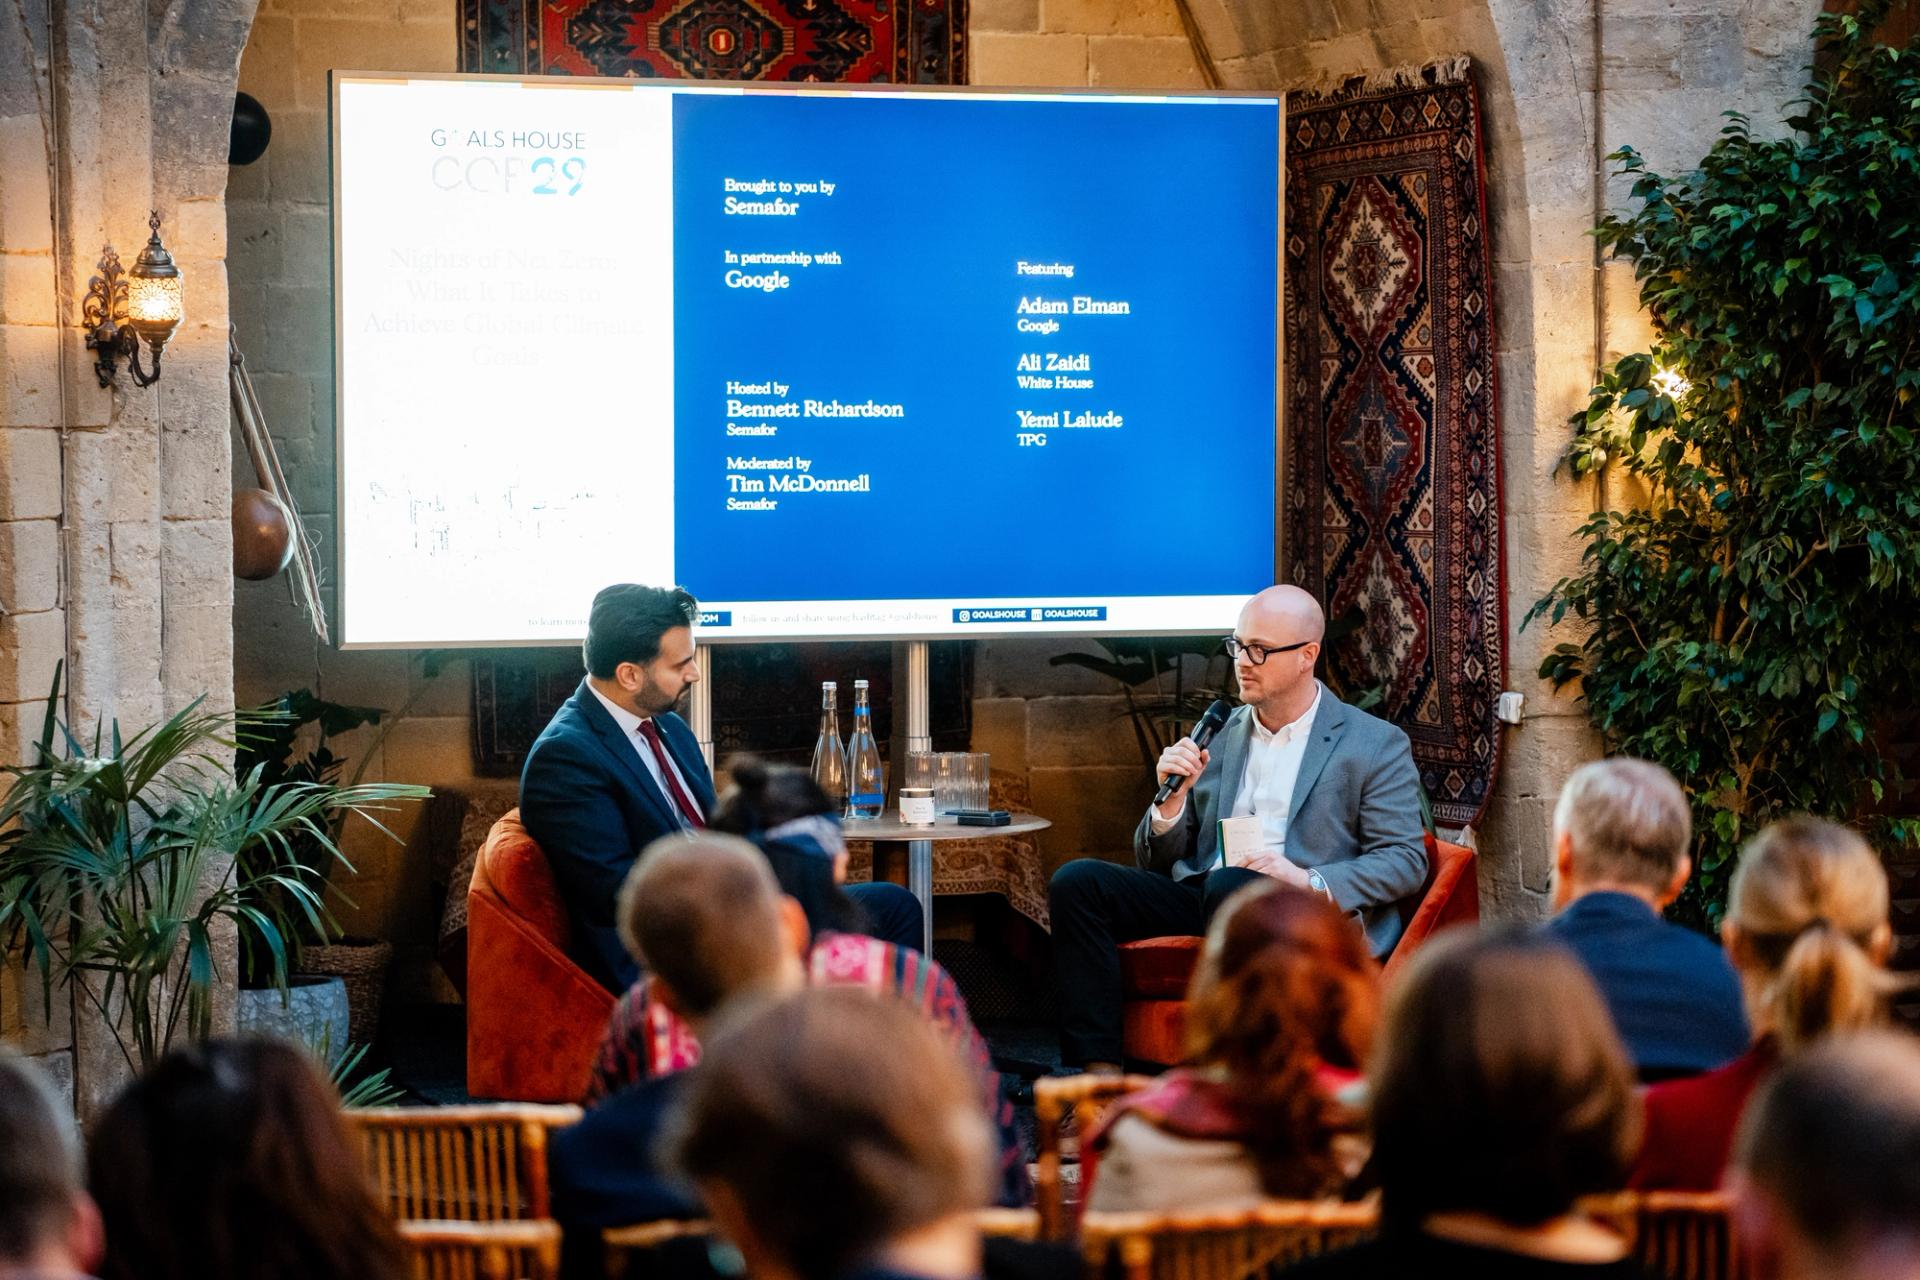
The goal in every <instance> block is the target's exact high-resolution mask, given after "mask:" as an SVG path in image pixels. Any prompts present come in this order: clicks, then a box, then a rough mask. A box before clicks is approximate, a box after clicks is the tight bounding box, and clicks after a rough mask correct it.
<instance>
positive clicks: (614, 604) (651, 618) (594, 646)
mask: <svg viewBox="0 0 1920 1280" xmlns="http://www.w3.org/2000/svg"><path fill="white" fill-rule="evenodd" d="M699 616H700V602H699V601H697V600H695V599H694V598H693V597H692V596H691V595H689V594H688V593H687V591H686V590H685V589H684V588H682V587H644V586H641V585H640V584H639V583H637V582H619V583H615V584H614V585H613V586H611V587H606V588H604V589H602V590H601V592H600V594H599V595H596V596H595V597H594V598H593V609H592V610H591V611H590V612H589V613H588V614H587V643H586V644H585V645H584V646H583V648H582V652H583V654H584V656H585V658H586V663H587V671H588V672H589V673H591V674H593V675H596V676H598V677H600V678H601V679H602V680H610V679H612V678H613V673H614V669H615V668H617V667H618V666H619V665H620V664H621V663H623V662H638V663H647V662H652V661H653V660H654V659H655V658H657V657H659V656H660V637H661V636H664V635H666V634H667V632H669V631H671V630H673V629H674V628H675V627H691V626H692V625H693V624H694V621H695V620H696V619H697V618H699Z"/></svg>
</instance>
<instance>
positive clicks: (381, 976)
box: [300, 941, 393, 1047]
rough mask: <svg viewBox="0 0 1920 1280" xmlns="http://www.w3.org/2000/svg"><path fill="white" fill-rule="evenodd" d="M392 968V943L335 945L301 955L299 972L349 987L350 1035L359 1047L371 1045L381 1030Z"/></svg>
mask: <svg viewBox="0 0 1920 1280" xmlns="http://www.w3.org/2000/svg"><path fill="white" fill-rule="evenodd" d="M392 964H393V944H392V943H391V942H362V941H346V942H336V943H332V944H330V945H328V946H324V947H315V946H308V947H304V948H302V949H301V952H300V972H302V973H318V974H325V975H327V976H328V977H334V978H339V979H340V980H341V981H343V982H345V983H346V984H347V1010H348V1024H347V1035H348V1037H349V1038H350V1039H351V1040H352V1042H353V1043H354V1044H357V1045H369V1044H372V1043H373V1038H374V1036H375V1035H376V1034H378V1032H379V1030H380V1001H381V998H382V997H383V996H384V995H385V994H386V990H387V970H388V968H389V967H391V966H392ZM341 1047H344V1046H341Z"/></svg>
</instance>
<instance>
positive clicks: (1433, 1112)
mask: <svg viewBox="0 0 1920 1280" xmlns="http://www.w3.org/2000/svg"><path fill="white" fill-rule="evenodd" d="M1380 1041H1381V1048H1380V1050H1379V1052H1378V1053H1377V1054H1376V1056H1375V1060H1374V1070H1373V1131H1374V1146H1373V1156H1374V1167H1375V1169H1376V1171H1377V1172H1378V1174H1379V1177H1380V1185H1381V1189H1382V1200H1381V1212H1382V1215H1383V1219H1384V1220H1385V1221H1386V1223H1387V1225H1388V1226H1389V1227H1392V1228H1394V1229H1416V1228H1418V1227H1419V1225H1420V1224H1421V1223H1422V1222H1423V1221H1425V1219H1426V1218H1427V1217H1428V1216H1429V1215H1431V1214H1436V1213H1477V1214H1484V1215H1487V1216H1490V1217H1492V1218H1495V1219H1498V1220H1500V1221H1502V1222H1507V1223H1511V1224H1514V1225H1519V1226H1532V1225H1537V1224H1539V1223H1543V1222H1546V1221H1548V1220H1549V1219H1553V1218H1557V1217H1559V1216H1561V1215H1563V1214H1565V1213H1567V1212H1569V1211H1570V1210H1571V1209H1572V1208H1573V1205H1574V1202H1575V1201H1576V1200H1578V1199H1579V1198H1580V1197H1582V1196H1585V1195H1590V1194H1593V1193H1596V1192H1601V1191H1609V1190H1615V1189H1618V1188H1619V1187H1621V1186H1622V1185H1624V1184H1625V1181H1626V1175H1627V1171H1628V1169H1629V1168H1630V1166H1631V1164H1632V1161H1633V1157H1634V1155H1635V1154H1636V1153H1637V1152H1638V1150H1639V1143H1640V1125H1641V1113H1640V1106H1639V1104H1638V1102H1637V1101H1636V1099H1635V1096H1634V1076H1633V1068H1632V1067H1631V1066H1629V1065H1628V1063H1627V1057H1626V1052H1625V1051H1624V1050H1623V1049H1622V1048H1621V1047H1620V1040H1619V1037H1618V1035H1617V1034H1616V1033H1615V1031H1614V1027H1613V1020H1612V1018H1611V1017H1610V1016H1609V1015H1608V1013H1607V1008H1606V1005H1605V1004H1604V1003H1602V1001H1601V999H1600V995H1599V993H1598V992H1597V991H1596V990H1595V989H1594V986H1593V981H1592V979H1590V978H1589V977H1588V976H1587V971H1586V970H1585V969H1584V968H1583V967H1582V966H1581V964H1580V962H1579V961H1578V960H1576V959H1575V958H1574V957H1573V956H1572V955H1571V954H1570V953H1568V952H1567V951H1565V950H1563V949H1561V948H1560V947H1558V946H1557V945H1555V944H1554V943H1552V942H1550V941H1547V940H1544V939H1540V938H1537V937H1533V936H1529V935H1524V934H1516V933H1510V932H1507V931H1503V930H1482V931H1477V932H1476V931H1468V930H1457V931H1455V932H1454V933H1452V934H1443V935H1441V936H1440V937H1438V938H1435V939H1434V940H1433V941H1432V942H1430V943H1428V944H1427V946H1426V947H1425V948H1424V949H1423V950H1422V951H1421V953H1420V954H1419V955H1418V956H1416V957H1415V958H1414V960H1413V962H1412V964H1411V965H1410V966H1409V968H1408V971H1407V973H1406V974H1405V975H1404V977H1403V978H1402V979H1401V980H1400V982H1399V984H1398V986H1397V987H1396V988H1395V990H1394V991H1393V992H1392V993H1391V995H1390V997H1389V1000H1388V1003H1387V1014H1386V1021H1385V1025H1384V1026H1383V1028H1382V1030H1381V1033H1380Z"/></svg>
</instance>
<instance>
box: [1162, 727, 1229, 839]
mask: <svg viewBox="0 0 1920 1280" xmlns="http://www.w3.org/2000/svg"><path fill="white" fill-rule="evenodd" d="M1232 713H1233V708H1232V707H1229V706H1228V705H1227V704H1226V702H1225V701H1224V700H1222V699H1217V698H1216V699H1215V700H1214V703H1213V705H1212V706H1210V707H1208V708H1207V711H1206V714H1205V715H1203V716H1201V717H1200V722H1199V723H1198V724H1196V725H1194V726H1193V732H1192V733H1191V734H1189V735H1188V736H1187V737H1184V738H1182V739H1180V741H1178V742H1176V743H1174V744H1173V745H1172V746H1170V747H1168V748H1167V749H1166V750H1165V751H1162V752H1161V753H1160V764H1159V768H1158V772H1159V774H1160V790H1159V791H1158V792H1156V793H1155V794H1154V797H1153V803H1154V804H1155V806H1159V805H1163V804H1165V803H1167V801H1169V800H1171V799H1175V798H1180V799H1184V798H1185V797H1186V794H1187V792H1188V790H1189V789H1190V788H1192V786H1193V783H1194V780H1195V779H1197V778H1198V777H1199V776H1200V775H1201V773H1202V772H1203V771H1205V769H1206V767H1207V761H1208V759H1209V758H1210V757H1209V755H1208V753H1207V744H1208V743H1210V742H1212V741H1213V735H1215V734H1216V733H1219V732H1220V729H1221V727H1222V726H1223V725H1225V724H1226V723H1227V717H1228V716H1229V715H1231V714H1232ZM1161 816H1162V817H1165V816H1166V815H1165V814H1162V815H1161Z"/></svg>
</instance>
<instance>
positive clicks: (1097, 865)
mask: <svg viewBox="0 0 1920 1280" xmlns="http://www.w3.org/2000/svg"><path fill="white" fill-rule="evenodd" d="M1325 632H1326V617H1325V615H1324V614H1323V613H1322V612H1321V609H1320V606H1319V604H1318V603H1317V602H1316V601H1315V600H1314V598H1313V597H1312V596H1311V595H1309V594H1307V593H1306V592H1305V591H1302V590H1301V589H1300V588H1298V587H1292V586H1278V587H1269V588H1268V589H1267V590H1265V591H1262V592H1261V593H1260V594H1259V595H1257V596H1255V597H1254V598H1253V599H1252V600H1249V601H1248V602H1247V605H1246V607H1245V608H1244V609H1242V610H1241V611H1240V620H1239V623H1238V624H1237V625H1236V627H1235V629H1234V633H1233V635H1232V636H1231V637H1230V638H1229V639H1228V641H1227V647H1228V650H1229V652H1230V653H1231V654H1232V656H1233V658H1234V676H1235V678H1236V679H1237V680H1238V682H1239V686H1240V697H1241V700H1242V703H1243V704H1244V705H1242V706H1240V707H1238V708H1236V709H1235V710H1234V712H1233V715H1232V716H1231V717H1230V718H1229V719H1228V720H1227V723H1226V727H1225V728H1223V729H1221V730H1220V733H1219V735H1218V736H1217V737H1215V739H1214V740H1213V743H1212V745H1211V747H1210V749H1208V750H1205V751H1202V750H1200V749H1199V748H1197V747H1196V746H1194V743H1193V740H1192V739H1191V738H1182V739H1181V740H1180V741H1178V742H1176V743H1174V744H1173V745H1172V746H1170V747H1168V748H1167V749H1166V751H1165V752H1164V753H1163V754H1162V755H1161V757H1160V762H1159V766H1158V769H1157V771H1156V772H1157V773H1158V775H1159V776H1161V777H1165V776H1167V775H1169V774H1171V775H1174V776H1176V777H1178V778H1180V779H1181V782H1180V784H1179V786H1178V787H1177V788H1176V789H1175V790H1174V792H1173V794H1172V795H1171V796H1169V797H1168V799H1167V802H1166V803H1165V804H1163V805H1157V806H1149V808H1148V810H1147V812H1146V813H1145V814H1143V815H1142V816H1141V819H1140V826H1139V828H1138V829H1137V830H1135V832H1134V835H1133V853H1134V858H1135V860H1136V861H1137V862H1138V863H1139V864H1140V865H1139V867H1138V868H1134V867H1125V866H1120V865H1118V864H1116V863H1111V862H1106V861H1103V860H1101V859H1098V858H1081V859H1077V860H1075V861H1073V862H1069V863H1068V864H1066V865H1065V866H1063V867H1061V868H1060V870H1059V871H1057V872H1055V873H1054V877H1053V883H1052V885H1051V886H1050V887H1049V894H1048V898H1049V901H1050V902H1051V904H1052V912H1053V940H1054V975H1055V986H1056V989H1057V991H1058V995H1059V1003H1060V1011H1061V1015H1060V1021H1061V1036H1060V1042H1061V1051H1062V1055H1063V1056H1064V1058H1065V1059H1066V1061H1067V1062H1068V1063H1069V1064H1073V1065H1079V1066H1084V1067H1087V1068H1088V1069H1089V1070H1106V1069H1109V1068H1116V1067H1117V1066H1118V1065H1119V1063H1120V1058H1121V1048H1120V1043H1121V1016H1120V1011H1121V1004H1122V999H1121V987H1120V954H1119V951H1118V950H1117V948H1118V946H1119V944H1120V943H1122V942H1131V941H1133V940H1135V939H1138V938H1157V937H1162V936H1165V935H1178V934H1188V935H1191V934H1199V933H1202V932H1204V931H1205V930H1206V926H1207V921H1208V920H1209V919H1211V918H1212V916H1213V913H1214V912H1215V911H1216V910H1218V909H1219V907H1220V905H1221V903H1223V902H1225V901H1226V899H1227V898H1228V897H1230V896H1231V895H1232V893H1233V891H1234V890H1236V889H1239V888H1241V887H1243V886H1245V885H1247V884H1251V883H1255V882H1258V881H1259V880H1260V879H1261V878H1262V877H1271V878H1273V879H1275V880H1279V881H1281V882H1282V883H1284V884H1289V885H1293V886H1295V887H1296V888H1299V889H1304V890H1306V891H1308V892H1312V893H1321V894H1325V895H1326V896H1327V897H1328V898H1330V899H1332V900H1333V901H1334V902H1335V903H1337V904H1338V905H1339V906H1340V907H1341V908H1342V909H1344V910H1345V911H1347V912H1348V913H1349V914H1350V915H1351V916H1353V918H1354V920H1355V922H1356V923H1357V924H1358V925H1359V927H1360V928H1361V929H1363V930H1364V931H1365V932H1366V936H1367V941H1368V943H1369V944H1370V945H1371V946H1372V948H1373V952H1374V954H1375V955H1377V956H1385V955H1386V954H1387V953H1388V952H1390V951H1392V950H1393V944H1394V943H1395V942H1397V941H1399V939H1400V929H1401V922H1400V913H1399V909H1398V907H1399V903H1400V902H1401V900H1403V899H1405V898H1409V897H1411V896H1413V895H1414V894H1415V893H1418V892H1419V891H1420V886H1421V884H1422V883H1424V881H1425V880H1426V874H1427V854H1426V842H1425V835H1424V832H1423V830H1422V828H1421V824H1420V783H1419V775H1418V773H1417V772H1416V771H1415V769H1414V766H1413V753H1412V751H1411V749H1410V747H1409V745H1408V742H1407V735H1406V734H1405V733H1403V732H1401V730H1399V729H1397V728H1395V727H1394V726H1393V725H1390V724H1388V723H1387V722H1386V721H1384V720H1381V719H1378V718H1377V717H1374V716H1370V715H1368V714H1367V713H1366V712H1364V711H1360V710H1358V709H1356V708H1354V707H1350V706H1348V705H1347V704H1346V703H1344V702H1341V701H1340V700H1339V699H1338V698H1336V697H1334V695H1333V694H1332V693H1331V692H1330V691H1329V690H1328V689H1327V687H1326V686H1325V685H1323V684H1321V683H1320V682H1319V680H1317V679H1316V678H1315V677H1314V674H1313V668H1314V663H1315V661H1316V660H1317V659H1318V658H1319V656H1320V641H1321V638H1322V637H1323V636H1324V634H1325ZM1222 818H1251V819H1253V820H1254V821H1255V822H1257V824H1258V834H1259V845H1260V847H1259V849H1258V851H1257V852H1254V853H1252V854H1250V855H1248V856H1247V857H1245V858H1244V859H1243V860H1241V862H1240V864H1239V865H1237V866H1222V865H1221V850H1220V838H1219V820H1220V819H1222Z"/></svg>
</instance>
